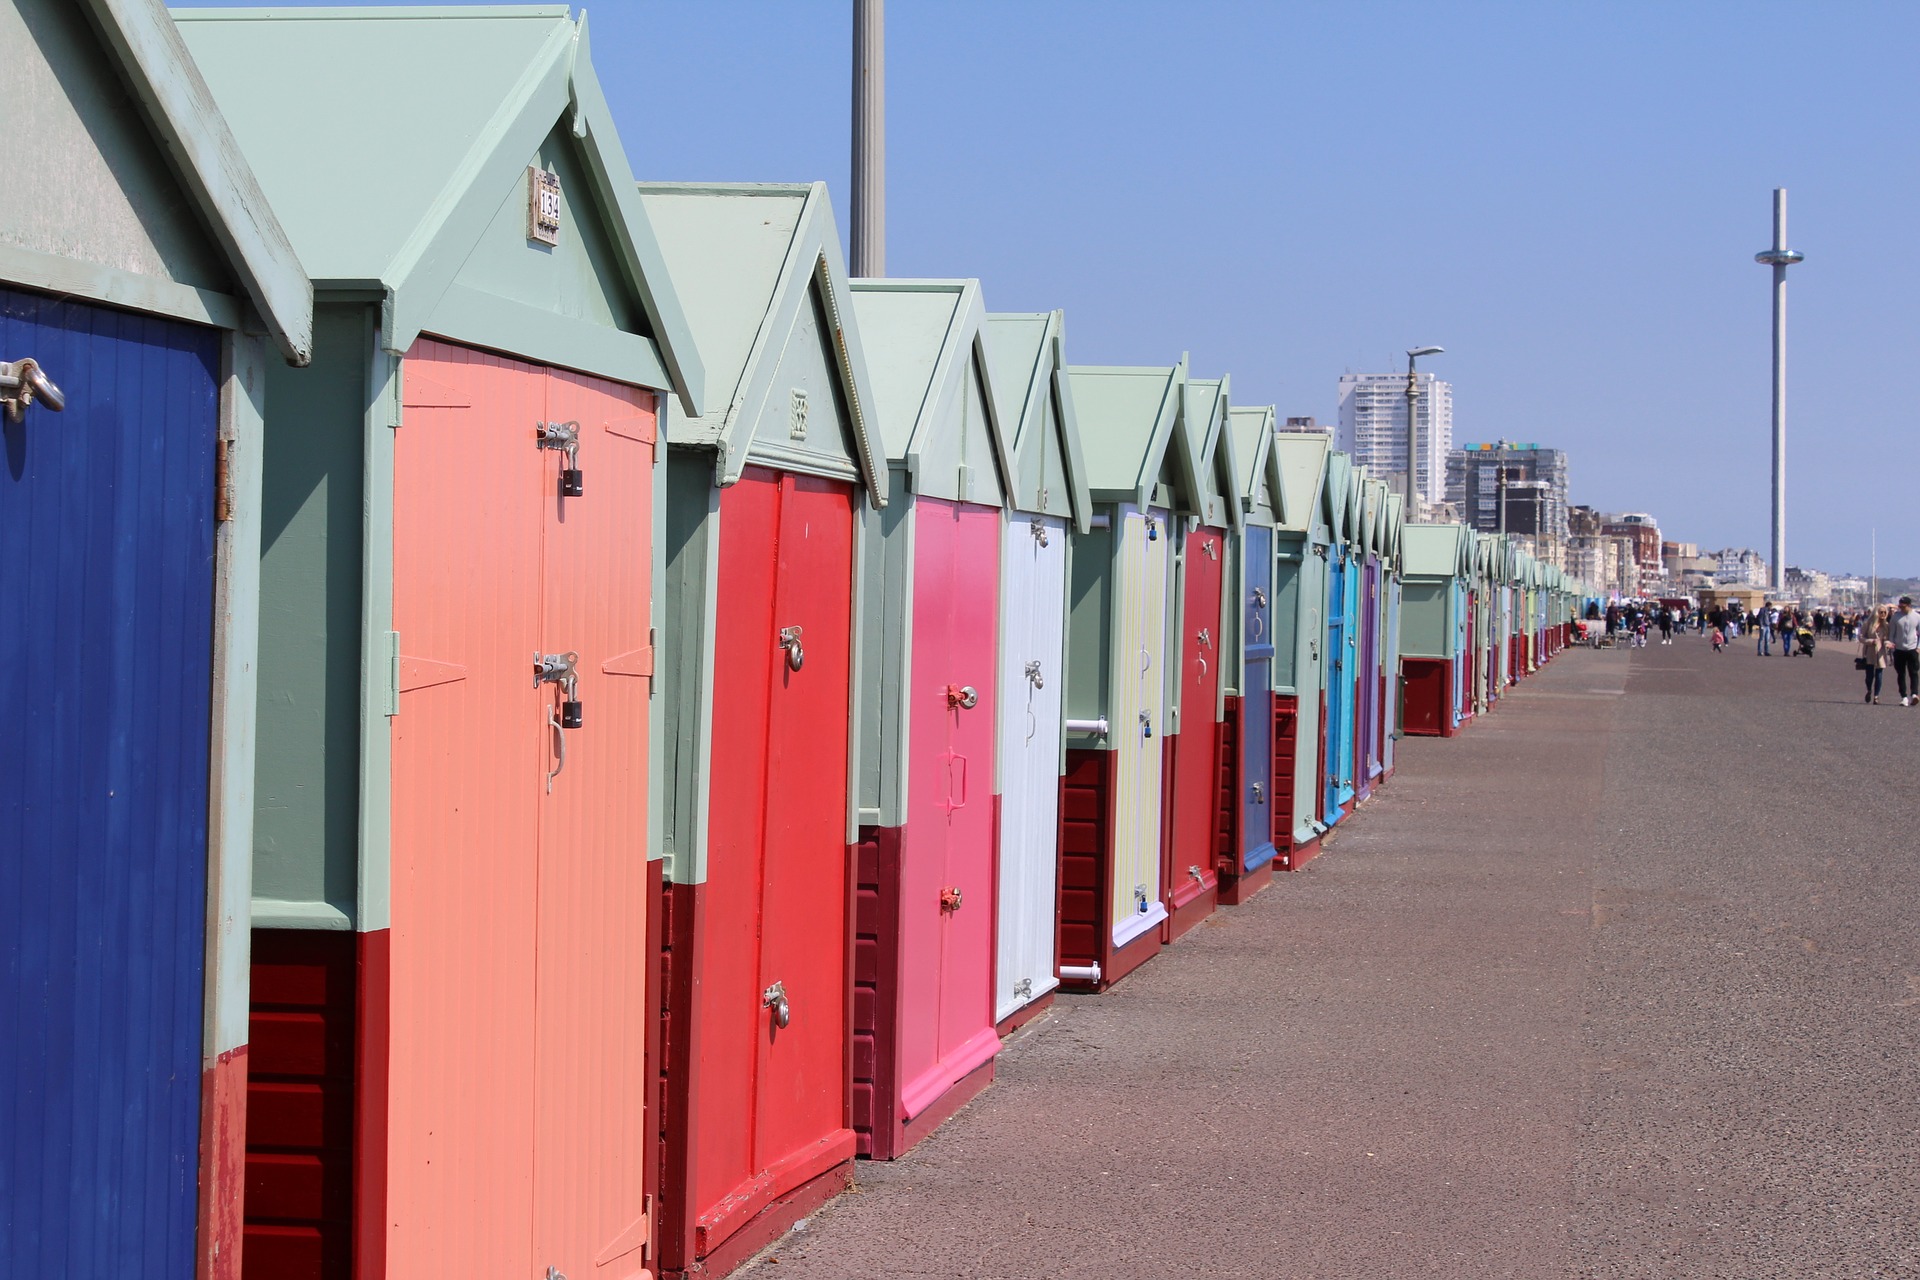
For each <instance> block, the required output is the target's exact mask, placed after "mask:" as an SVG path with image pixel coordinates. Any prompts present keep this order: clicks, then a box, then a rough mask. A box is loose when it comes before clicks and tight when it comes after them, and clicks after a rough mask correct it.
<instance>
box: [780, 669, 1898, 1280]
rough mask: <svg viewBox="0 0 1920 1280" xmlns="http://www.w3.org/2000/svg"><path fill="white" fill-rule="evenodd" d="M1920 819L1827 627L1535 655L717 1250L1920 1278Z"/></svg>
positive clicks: (1015, 1268) (830, 1260)
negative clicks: (1198, 918) (901, 1122)
mask: <svg viewBox="0 0 1920 1280" xmlns="http://www.w3.org/2000/svg"><path fill="white" fill-rule="evenodd" d="M1889 681H1891V672H1889ZM1917 819H1920V709H1916V710H1904V709H1902V708H1901V707H1900V706H1899V705H1898V699H1897V698H1896V697H1895V696H1894V695H1893V692H1892V687H1891V683H1889V686H1888V690H1887V693H1886V694H1885V695H1884V698H1883V703H1882V705H1881V706H1878V707H1868V706H1863V705H1862V703H1861V686H1860V684H1859V676H1858V674H1857V673H1856V672H1855V671H1854V670H1853V669H1852V661H1851V649H1850V648H1849V647H1848V646H1844V645H1839V644H1829V645H1827V646H1825V647H1824V648H1822V650H1821V651H1820V652H1819V653H1818V655H1817V656H1816V657H1814V658H1812V659H1806V658H1795V659H1785V658H1781V657H1777V656H1776V657H1773V658H1769V659H1759V658H1756V657H1755V656H1753V652H1752V648H1751V645H1750V644H1749V643H1746V642H1742V643H1738V644H1736V645H1735V647H1734V648H1733V649H1732V651H1731V652H1729V653H1727V654H1725V655H1723V656H1720V657H1717V658H1716V657H1714V656H1713V655H1712V654H1711V653H1710V652H1709V651H1708V648H1707V645H1706V643H1705V642H1704V641H1702V640H1699V639H1697V638H1694V637H1691V636H1689V637H1687V638H1685V639H1682V640H1676V642H1675V643H1674V644H1673V645H1672V646H1669V647H1661V646H1660V645H1659V644H1658V642H1657V640H1656V642H1655V643H1654V645H1653V647H1651V648H1648V649H1645V650H1641V651H1638V652H1634V653H1630V654H1629V653H1624V652H1612V651H1601V652H1591V651H1585V650H1576V651H1572V652H1569V653H1566V654H1564V655H1562V656H1561V657H1560V658H1558V659H1556V660H1555V661H1554V662H1553V663H1552V664H1551V665H1550V666H1549V667H1548V668H1547V669H1546V670H1545V671H1543V672H1541V673H1540V674H1539V675H1538V676H1536V677H1534V678H1533V679H1531V680H1529V681H1528V682H1527V683H1526V684H1524V685H1523V686H1521V687H1520V688H1519V689H1517V690H1514V691H1512V692H1511V693H1510V694H1509V696H1508V697H1507V699H1506V700H1505V701H1504V702H1503V704H1502V705H1501V706H1500V707H1499V708H1498V709H1497V710H1496V711H1495V712H1493V713H1492V714H1491V715H1490V716H1488V717H1486V718H1485V719H1483V720H1480V721H1477V722H1475V723H1474V724H1472V725H1470V726H1469V727H1468V729H1467V730H1466V731H1465V733H1464V734H1463V736H1461V737H1459V738H1456V739H1453V740H1450V741H1434V740H1417V739H1409V740H1406V741H1403V742H1402V743H1401V744H1400V756H1399V772H1398V774H1397V775H1396V776H1395V778H1394V779H1393V781H1392V783H1391V785H1389V786H1388V787H1387V788H1386V790H1385V791H1384V792H1383V793H1381V794H1379V795H1378V796H1376V798H1375V799H1374V801H1373V802H1372V803H1371V804H1369V805H1368V806H1366V808H1364V809H1363V810H1361V812H1360V813H1359V814H1358V815H1356V816H1355V817H1354V818H1353V819H1352V820H1351V821H1350V822H1348V823H1343V824H1342V827H1341V829H1340V830H1339V831H1338V832H1337V833H1336V836H1335V838H1334V839H1333V840H1332V841H1331V842H1330V844H1329V847H1328V848H1327V850H1326V852H1325V853H1323V854H1322V855H1321V857H1320V858H1319V859H1318V860H1316V861H1315V862H1313V863H1311V864H1309V865H1308V867H1307V869H1306V870H1304V871H1302V872H1300V873H1298V874H1295V875H1292V876H1288V877H1284V878H1282V879H1280V880H1278V881H1277V882H1276V883H1275V885H1274V886H1273V887H1272V888H1271V889H1269V890H1268V891H1267V892H1265V893H1264V894H1262V895H1261V896H1260V897H1259V898H1257V899H1255V900H1254V901H1253V902H1252V903H1251V904H1249V905H1247V906H1244V907H1240V908H1229V909H1224V910H1222V911H1221V912H1220V913H1219V915H1217V916H1216V917H1215V918H1214V920H1213V921H1211V922H1210V923H1209V924H1207V925H1206V926H1205V927H1203V928H1200V929H1198V930H1196V931H1195V932H1194V933H1193V934H1192V935H1190V936H1189V937H1188V938H1186V939H1184V940H1182V941H1181V942H1180V943H1179V944H1177V945H1176V946H1174V947H1173V948H1171V949H1170V950H1168V951H1166V952H1164V953H1163V954H1162V955H1161V956H1160V958H1159V959H1157V960H1155V961H1154V962H1153V963H1152V964H1150V965H1148V966H1147V967H1146V968H1145V969H1143V970H1141V971H1140V972H1139V973H1137V974H1135V975H1134V976H1132V977H1131V978H1129V979H1127V980H1126V981H1125V982H1124V983H1122V984H1121V985H1120V986H1119V987H1118V988H1116V989H1115V990H1114V991H1112V992H1110V993H1108V994H1107V995H1104V996H1099V997H1075V998H1066V999H1063V1000H1062V1001H1061V1002H1060V1003H1059V1004H1058V1005H1057V1006H1056V1009H1055V1011H1054V1012H1053V1013H1052V1014H1051V1016H1049V1017H1047V1018H1046V1019H1044V1020H1042V1021H1040V1022H1037V1023H1036V1024H1035V1025H1033V1026H1032V1027H1030V1028H1029V1029H1027V1030H1026V1031H1024V1032H1023V1033H1022V1034H1021V1035H1019V1036H1018V1037H1016V1039H1015V1040H1014V1042H1013V1043H1012V1044H1010V1045H1009V1046H1008V1048H1007V1050H1006V1052H1005V1053H1004V1054H1003V1055H1002V1057H1001V1059H1000V1066H999V1079H998V1081H997V1083H996V1084H995V1085H994V1087H993V1088H992V1089H990V1090H989V1091H988V1092H987V1093H986V1094H984V1095H983V1096H982V1097H981V1098H979V1099H978V1100H977V1101H976V1102H974V1103H973V1104H972V1105H971V1106H969V1107H968V1108H967V1109H966V1110H965V1111H963V1112H962V1113H961V1114H960V1115H958V1116H957V1117H955V1118H954V1119H953V1120H952V1121H950V1122H949V1123H948V1124H947V1126H946V1127H945V1128H944V1129H942V1130H941V1131H940V1132H939V1133H937V1134H936V1135H935V1136H934V1137H933V1138H931V1139H930V1140H929V1141H927V1142H925V1143H923V1144H922V1145H921V1146H920V1147H919V1148H918V1149H917V1150H915V1151H914V1152H912V1153H910V1154H909V1155H908V1156H907V1157H906V1158H905V1159H902V1160H900V1161H898V1162H895V1163H893V1164H890V1165H867V1164H863V1165H861V1166H860V1168H859V1169H858V1174H857V1177H858V1190H857V1191H856V1192H855V1193H852V1194H849V1195H846V1196H843V1197H841V1198H840V1199H839V1200H837V1201H836V1202H834V1203H833V1204H832V1205H830V1206H828V1207H827V1208H826V1209H824V1210H822V1211H821V1212H819V1213H818V1214H816V1215H815V1216H814V1217H813V1218H812V1219H811V1220H810V1221H808V1222H807V1223H806V1224H804V1226H803V1228H802V1229H801V1230H800V1231H798V1232H796V1233H794V1234H793V1235H790V1236H789V1237H788V1238H787V1239H785V1240H783V1241H781V1242H780V1243H779V1244H778V1245H777V1246H775V1247H774V1248H773V1249H771V1250H769V1251H768V1253H767V1254H766V1255H763V1256H762V1258H761V1259H760V1260H759V1261H758V1262H757V1263H756V1264H754V1266H753V1267H752V1268H750V1269H749V1271H748V1272H747V1273H746V1274H748V1275H750V1276H752V1277H753V1280H771V1278H773V1277H781V1278H783V1280H814V1278H816V1277H817V1278H819V1280H848V1278H855V1277H858V1278H864V1277H890V1276H903V1277H904V1276H913V1277H947V1276H952V1277H960V1276H966V1277H1036V1278H1037V1277H1086V1278H1088V1280H1107V1278H1110V1277H1136V1276H1137V1277H1162V1276H1165V1277H1202V1276H1204V1277H1213V1276H1219V1277H1257V1278H1261V1280H1268V1278H1273V1280H1278V1278H1283V1277H1284V1278H1292V1277H1302V1278H1306V1277H1325V1278H1345V1277H1372V1276H1389V1277H1400V1276H1406V1277H1427V1276H1447V1277H1451V1276H1460V1277H1503V1276H1506V1277H1517V1278H1520V1280H1543V1278H1548V1277H1703V1278H1704V1277H1711V1278H1714V1280H1754V1278H1758V1277H1775V1276H1779V1277H1796V1278H1805V1280H1813V1278H1819V1280H1827V1278H1830V1277H1831V1278H1839V1277H1867V1276H1873V1277H1920V846H1917V845H1916V839H1917V836H1916V826H1917V825H1920V823H1917V821H1916V820H1917Z"/></svg>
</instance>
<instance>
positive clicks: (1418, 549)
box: [1400, 524, 1471, 578]
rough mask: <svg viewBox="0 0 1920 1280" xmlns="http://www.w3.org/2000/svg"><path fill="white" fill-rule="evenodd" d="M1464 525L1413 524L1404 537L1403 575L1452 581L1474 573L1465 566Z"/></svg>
mask: <svg viewBox="0 0 1920 1280" xmlns="http://www.w3.org/2000/svg"><path fill="white" fill-rule="evenodd" d="M1465 533H1466V528H1465V526H1463V525H1457V524H1410V525H1408V526H1407V528H1406V532H1405V533H1404V534H1403V535H1402V536H1403V538H1404V541H1403V543H1402V546H1403V548H1404V555H1403V562H1402V564H1401V566H1400V571H1401V572H1402V573H1403V574H1405V575H1406V576H1407V577H1410V578H1453V577H1459V576H1462V575H1463V570H1464V569H1471V563H1468V564H1466V565H1464V566H1463V564H1462V560H1461V553H1462V551H1463V549H1464V548H1465V546H1466V539H1465V538H1464V537H1463V536H1462V535H1463V534H1465Z"/></svg>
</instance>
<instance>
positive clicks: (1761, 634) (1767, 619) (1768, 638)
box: [1753, 604, 1774, 658]
mask: <svg viewBox="0 0 1920 1280" xmlns="http://www.w3.org/2000/svg"><path fill="white" fill-rule="evenodd" d="M1773 620H1774V611H1773V606H1772V605H1770V604H1763V605H1761V606H1760V612H1758V613H1756V614H1755V615H1754V616H1753V634H1754V636H1755V637H1756V639H1755V641H1754V647H1753V651H1754V654H1755V655H1756V656H1758V657H1762V658H1764V657H1766V656H1768V655H1769V654H1771V653H1772V652H1773Z"/></svg>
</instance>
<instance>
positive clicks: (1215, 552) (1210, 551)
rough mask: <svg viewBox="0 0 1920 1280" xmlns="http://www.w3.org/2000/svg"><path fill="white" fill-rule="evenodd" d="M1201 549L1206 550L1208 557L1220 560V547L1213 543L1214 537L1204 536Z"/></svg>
mask: <svg viewBox="0 0 1920 1280" xmlns="http://www.w3.org/2000/svg"><path fill="white" fill-rule="evenodd" d="M1200 550H1202V551H1204V552H1206V555H1207V559H1209V560H1218V559H1219V558H1220V552H1219V549H1218V548H1216V547H1215V546H1214V545H1213V539H1212V538H1203V539H1202V540H1201V542H1200Z"/></svg>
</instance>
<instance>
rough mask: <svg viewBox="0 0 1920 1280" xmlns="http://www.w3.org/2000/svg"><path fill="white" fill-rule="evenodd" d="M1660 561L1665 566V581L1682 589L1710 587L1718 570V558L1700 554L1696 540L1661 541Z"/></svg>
mask: <svg viewBox="0 0 1920 1280" xmlns="http://www.w3.org/2000/svg"><path fill="white" fill-rule="evenodd" d="M1660 561H1661V563H1662V564H1663V565H1664V566H1665V568H1666V571H1667V582H1668V583H1669V584H1670V585H1671V586H1673V587H1675V588H1676V589H1678V590H1682V591H1690V590H1695V589H1698V588H1700V587H1710V586H1712V585H1714V581H1715V577H1716V575H1717V574H1718V573H1719V572H1720V560H1719V558H1718V557H1717V556H1710V555H1707V556H1703V555H1701V554H1700V544H1699V543H1697V542H1662V543H1661V544H1660Z"/></svg>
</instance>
